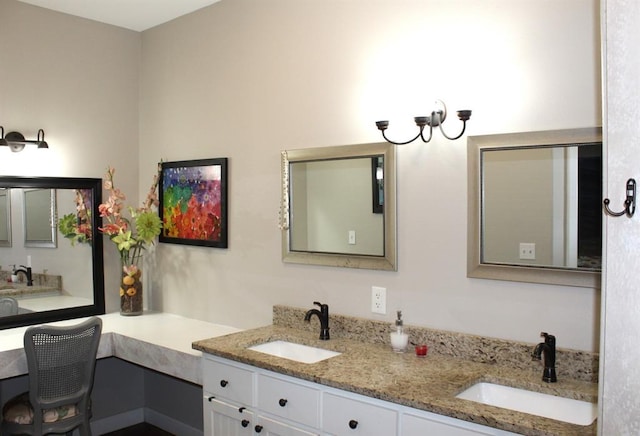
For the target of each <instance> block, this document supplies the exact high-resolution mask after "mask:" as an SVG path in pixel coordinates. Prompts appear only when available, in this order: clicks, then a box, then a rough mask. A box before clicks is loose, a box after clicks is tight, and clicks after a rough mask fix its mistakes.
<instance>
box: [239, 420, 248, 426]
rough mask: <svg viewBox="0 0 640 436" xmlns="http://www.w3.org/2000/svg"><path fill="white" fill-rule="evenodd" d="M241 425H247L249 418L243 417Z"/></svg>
mask: <svg viewBox="0 0 640 436" xmlns="http://www.w3.org/2000/svg"><path fill="white" fill-rule="evenodd" d="M240 425H241V426H243V427H247V426H248V425H249V420H248V419H243V420H242V422H241V423H240Z"/></svg>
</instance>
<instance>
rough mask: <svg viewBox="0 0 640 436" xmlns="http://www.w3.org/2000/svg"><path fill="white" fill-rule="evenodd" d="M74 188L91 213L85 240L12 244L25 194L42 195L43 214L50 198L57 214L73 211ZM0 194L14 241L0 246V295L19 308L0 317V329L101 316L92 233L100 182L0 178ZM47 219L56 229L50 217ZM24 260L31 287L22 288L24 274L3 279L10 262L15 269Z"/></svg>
mask: <svg viewBox="0 0 640 436" xmlns="http://www.w3.org/2000/svg"><path fill="white" fill-rule="evenodd" d="M77 190H82V192H83V194H84V198H85V200H86V203H85V204H86V205H87V206H88V208H89V210H90V211H91V213H90V224H91V235H90V239H89V240H90V242H91V243H76V244H75V245H71V243H70V242H69V241H68V240H66V239H63V238H61V239H60V241H59V242H58V244H57V247H55V248H54V249H52V248H43V247H41V246H37V247H34V246H28V244H26V243H25V244H24V246H23V244H16V241H21V240H22V238H21V237H20V236H21V235H22V234H23V233H24V231H25V230H24V228H23V226H24V225H25V223H24V222H23V220H22V219H21V216H20V215H21V214H22V211H23V207H27V208H29V207H30V206H26V205H24V203H23V201H24V199H25V198H26V199H27V203H28V202H29V201H30V194H29V193H33V192H40V193H45V194H46V199H45V200H46V201H45V205H46V206H47V207H46V209H47V210H48V212H47V214H48V215H49V216H51V214H50V210H51V209H49V207H50V206H51V202H50V199H51V198H56V199H57V205H56V206H55V207H56V209H57V212H58V215H59V216H63V215H66V214H76V213H77V209H76V206H77V205H76V202H75V199H76V191H77ZM0 192H5V193H7V195H8V199H9V203H10V204H11V205H12V207H11V213H10V214H9V215H13V216H11V217H10V222H12V223H13V225H12V226H11V227H10V229H11V230H10V233H13V241H14V244H13V246H11V247H7V246H0V266H1V269H0V278H1V281H0V296H9V297H12V298H15V299H16V300H18V305H19V308H20V309H19V313H18V314H17V315H9V316H2V317H0V329H5V328H12V327H18V326H24V325H31V324H40V323H46V322H51V321H58V320H62V319H70V318H78V317H83V316H91V315H98V314H103V313H104V311H105V302H104V265H103V252H102V248H103V244H102V235H101V234H100V232H99V231H98V225H99V221H98V219H99V213H98V205H99V204H100V202H101V201H102V181H101V180H100V179H88V178H53V177H38V178H28V177H0ZM25 193H26V195H25ZM0 198H1V197H0ZM27 215H29V212H28V213H27ZM47 219H48V218H47ZM54 219H55V218H54ZM53 223H54V227H56V228H57V226H55V221H53ZM16 235H19V236H16ZM57 237H58V236H57V235H56V238H57ZM18 245H20V246H18ZM29 263H31V267H32V268H31V270H32V280H33V286H27V283H26V277H25V274H24V273H20V274H19V275H18V276H19V278H20V281H19V282H18V283H14V282H11V281H9V277H10V276H11V271H12V269H13V265H16V266H17V267H18V268H19V267H20V265H24V266H25V267H26V266H29ZM25 269H26V268H25Z"/></svg>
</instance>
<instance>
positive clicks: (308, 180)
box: [281, 143, 397, 271]
mask: <svg viewBox="0 0 640 436" xmlns="http://www.w3.org/2000/svg"><path fill="white" fill-rule="evenodd" d="M395 165H396V161H395V147H394V146H393V144H389V143H375V144H361V145H346V146H335V147H320V148H307V149H299V150H287V151H283V152H282V187H283V192H282V205H281V208H282V210H281V216H282V225H281V227H282V259H283V261H284V262H287V263H302V264H308V265H325V266H338V267H345V268H364V269H377V270H394V271H395V270H396V269H397V262H396V194H395V190H396V169H395Z"/></svg>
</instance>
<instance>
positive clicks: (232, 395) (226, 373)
mask: <svg viewBox="0 0 640 436" xmlns="http://www.w3.org/2000/svg"><path fill="white" fill-rule="evenodd" d="M202 365H203V368H202V371H203V377H202V380H203V388H204V390H205V392H208V393H210V394H213V395H214V396H216V397H222V398H225V399H228V400H232V401H236V402H238V403H240V404H245V405H248V406H250V405H252V404H253V402H252V398H253V372H252V371H249V370H246V369H242V368H238V367H235V366H231V365H227V364H224V363H220V362H216V361H213V360H209V359H204V361H203V364H202Z"/></svg>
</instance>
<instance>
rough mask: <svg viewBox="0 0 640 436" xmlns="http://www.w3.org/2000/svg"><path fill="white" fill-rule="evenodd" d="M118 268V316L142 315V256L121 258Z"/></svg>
mask: <svg viewBox="0 0 640 436" xmlns="http://www.w3.org/2000/svg"><path fill="white" fill-rule="evenodd" d="M120 266H121V268H120V315H122V316H136V315H142V301H143V300H142V297H143V286H142V256H132V257H130V256H121V257H120Z"/></svg>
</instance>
